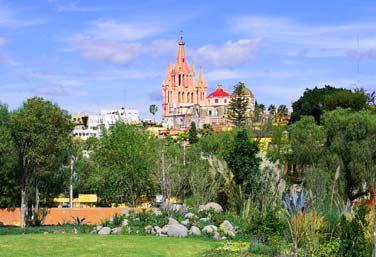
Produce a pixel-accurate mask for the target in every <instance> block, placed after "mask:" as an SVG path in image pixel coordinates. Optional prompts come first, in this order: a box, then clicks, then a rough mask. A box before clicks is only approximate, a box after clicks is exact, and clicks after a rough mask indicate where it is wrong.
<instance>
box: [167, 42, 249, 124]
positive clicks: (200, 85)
mask: <svg viewBox="0 0 376 257" xmlns="http://www.w3.org/2000/svg"><path fill="white" fill-rule="evenodd" d="M244 97H246V98H247V99H248V102H249V109H250V110H252V109H253V108H254V101H255V100H254V96H253V94H252V92H251V91H250V90H249V89H247V90H246V92H245V94H244ZM230 100H231V95H230V93H229V92H227V91H226V90H225V89H223V88H222V86H221V85H218V86H217V88H216V90H215V91H214V92H212V93H210V94H209V95H208V94H207V83H206V81H205V79H204V75H203V70H202V68H200V69H199V75H198V80H197V81H196V79H195V66H194V64H192V65H189V63H188V61H187V58H186V53H185V42H184V40H183V38H182V37H181V38H180V41H179V44H178V54H177V58H176V62H175V64H172V65H171V64H169V65H168V67H167V74H166V78H165V80H164V81H163V83H162V112H163V114H162V115H163V116H162V123H163V124H165V125H166V126H167V127H168V128H174V129H185V128H188V127H189V126H190V124H191V122H192V121H194V122H195V123H196V126H197V127H198V128H202V127H203V125H204V124H210V125H212V126H213V127H216V126H229V125H230V124H229V121H228V119H227V118H226V114H227V109H228V104H229V103H230Z"/></svg>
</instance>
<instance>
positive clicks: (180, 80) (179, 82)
mask: <svg viewBox="0 0 376 257" xmlns="http://www.w3.org/2000/svg"><path fill="white" fill-rule="evenodd" d="M180 85H181V75H180V74H179V86H180Z"/></svg>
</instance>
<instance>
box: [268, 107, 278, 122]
mask: <svg viewBox="0 0 376 257" xmlns="http://www.w3.org/2000/svg"><path fill="white" fill-rule="evenodd" d="M275 111H276V108H275V105H274V104H271V105H269V107H268V112H269V115H270V116H271V117H272V118H273V120H275Z"/></svg>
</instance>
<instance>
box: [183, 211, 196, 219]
mask: <svg viewBox="0 0 376 257" xmlns="http://www.w3.org/2000/svg"><path fill="white" fill-rule="evenodd" d="M184 218H186V219H197V216H196V214H194V213H192V212H188V213H187V214H185V216H184Z"/></svg>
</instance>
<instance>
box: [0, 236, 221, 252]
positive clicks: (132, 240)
mask: <svg viewBox="0 0 376 257" xmlns="http://www.w3.org/2000/svg"><path fill="white" fill-rule="evenodd" d="M218 245H219V243H217V242H213V241H207V240H201V239H196V238H167V237H156V236H137V235H110V236H100V235H91V234H26V235H2V236H0V256H2V257H5V256H12V257H15V256H22V257H29V256H32V257H37V256H38V257H48V256H51V257H52V256H53V257H64V256H80V257H84V256H106V257H110V256H127V257H128V256H129V257H135V256H140V257H142V256H148V257H152V256H155V257H157V256H158V257H162V256H171V257H189V256H201V255H202V253H203V252H205V251H206V250H208V249H211V248H213V247H216V246H218Z"/></svg>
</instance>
